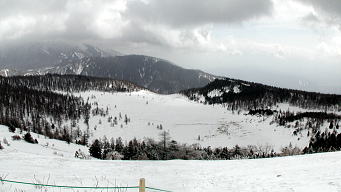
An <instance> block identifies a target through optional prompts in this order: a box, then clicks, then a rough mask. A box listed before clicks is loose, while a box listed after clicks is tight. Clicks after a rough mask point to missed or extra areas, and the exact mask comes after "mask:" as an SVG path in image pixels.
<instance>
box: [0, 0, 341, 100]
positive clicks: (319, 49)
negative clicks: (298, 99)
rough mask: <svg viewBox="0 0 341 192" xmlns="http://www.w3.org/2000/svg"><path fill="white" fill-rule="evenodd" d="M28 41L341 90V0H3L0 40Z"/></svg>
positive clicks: (302, 86)
mask: <svg viewBox="0 0 341 192" xmlns="http://www.w3.org/2000/svg"><path fill="white" fill-rule="evenodd" d="M24 40H39V41H42V40H63V41H69V42H77V43H80V42H87V43H93V44H96V45H100V46H104V47H110V48H114V49H116V50H117V51H120V52H122V53H127V54H146V55H150V56H156V57H161V58H164V59H168V60H170V61H172V62H173V63H175V64H177V65H180V66H183V67H186V68H196V69H201V70H204V71H207V72H210V73H214V74H218V75H224V76H229V77H232V78H238V79H243V80H250V81H256V82H261V83H266V84H271V85H277V86H281V87H289V88H300V89H305V90H313V91H321V92H329V93H340V94H341V1H340V0H209V1H208V0H96V1H94V0H29V1H28V0H0V43H5V42H10V41H24Z"/></svg>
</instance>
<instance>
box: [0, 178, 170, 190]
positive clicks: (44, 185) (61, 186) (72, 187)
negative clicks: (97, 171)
mask: <svg viewBox="0 0 341 192" xmlns="http://www.w3.org/2000/svg"><path fill="white" fill-rule="evenodd" d="M0 181H1V182H7V183H16V184H22V185H32V186H40V187H55V188H66V189H67V188H68V189H139V188H140V187H138V186H134V187H81V186H69V185H49V184H39V183H28V182H22V181H13V180H7V179H0ZM144 188H145V189H150V190H154V191H161V192H171V191H168V190H163V189H158V188H153V187H144Z"/></svg>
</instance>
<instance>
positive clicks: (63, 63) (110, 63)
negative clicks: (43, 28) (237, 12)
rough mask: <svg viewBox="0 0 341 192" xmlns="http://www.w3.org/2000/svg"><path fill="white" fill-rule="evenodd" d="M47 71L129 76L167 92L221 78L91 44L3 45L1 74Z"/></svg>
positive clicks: (141, 83) (130, 79)
mask: <svg viewBox="0 0 341 192" xmlns="http://www.w3.org/2000/svg"><path fill="white" fill-rule="evenodd" d="M47 73H57V74H77V75H88V76H96V77H109V78H114V79H118V80H126V81H131V82H133V83H135V84H137V85H139V86H142V87H145V88H147V89H150V90H152V91H155V92H158V93H163V94H168V93H175V92H178V91H180V90H184V89H190V88H197V87H203V86H205V85H206V84H208V83H209V82H211V81H213V80H214V79H216V78H217V76H214V75H211V74H208V73H205V72H203V71H200V70H192V69H184V68H182V67H179V66H177V65H175V64H173V63H171V62H169V61H166V60H163V59H159V58H155V57H149V56H144V55H122V54H121V53H119V52H117V51H113V50H110V51H108V50H103V49H100V48H97V47H95V46H91V45H87V44H83V45H69V44H66V43H60V42H59V43H51V42H50V43H29V44H22V45H19V44H17V45H10V46H6V47H1V48H0V75H1V76H13V75H42V74H47Z"/></svg>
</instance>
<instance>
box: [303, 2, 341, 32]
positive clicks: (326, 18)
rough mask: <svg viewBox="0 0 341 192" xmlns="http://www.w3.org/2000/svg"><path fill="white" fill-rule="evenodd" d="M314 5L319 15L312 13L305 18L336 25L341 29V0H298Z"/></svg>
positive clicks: (310, 20)
mask: <svg viewBox="0 0 341 192" xmlns="http://www.w3.org/2000/svg"><path fill="white" fill-rule="evenodd" d="M296 1H299V2H302V3H305V4H306V5H311V6H313V8H314V10H315V11H316V12H317V13H318V15H315V14H311V15H308V16H307V17H305V18H303V19H306V21H309V22H320V23H324V24H327V25H336V26H338V27H339V29H340V30H341V1H340V0H324V1H323V0H296Z"/></svg>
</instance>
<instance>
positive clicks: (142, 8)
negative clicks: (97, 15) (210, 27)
mask: <svg viewBox="0 0 341 192" xmlns="http://www.w3.org/2000/svg"><path fill="white" fill-rule="evenodd" d="M272 6H273V4H272V1H271V0H252V1H249V0H214V1H207V0H186V1H184V0H163V1H160V0H149V1H147V2H143V1H129V2H128V11H127V14H129V16H133V18H134V19H137V20H139V19H142V20H145V21H147V22H153V23H161V24H167V25H172V26H187V25H189V26H192V25H203V24H211V23H236V22H242V21H245V20H248V19H251V18H254V17H259V16H264V15H266V14H270V13H271V11H272Z"/></svg>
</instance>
